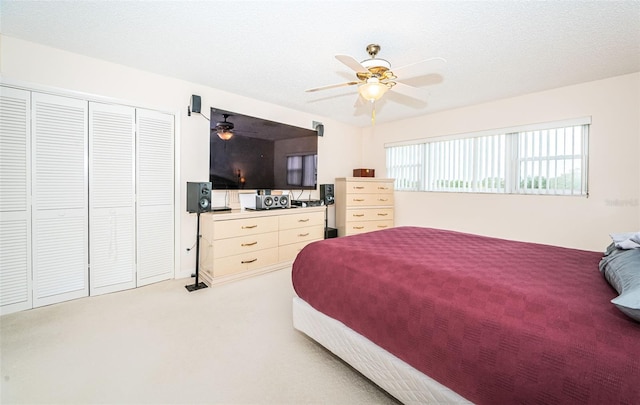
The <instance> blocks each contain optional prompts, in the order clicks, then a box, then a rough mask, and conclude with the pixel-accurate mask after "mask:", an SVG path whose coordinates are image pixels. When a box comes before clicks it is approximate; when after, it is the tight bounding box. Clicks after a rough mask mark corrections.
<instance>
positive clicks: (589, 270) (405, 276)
mask: <svg viewBox="0 0 640 405" xmlns="http://www.w3.org/2000/svg"><path fill="white" fill-rule="evenodd" d="M601 257H602V253H599V252H589V251H582V250H576V249H568V248H561V247H555V246H548V245H541V244H532V243H523V242H515V241H508V240H503V239H496V238H489V237H483V236H477V235H470V234H465V233H459V232H452V231H445V230H438V229H429V228H417V227H399V228H392V229H388V230H382V231H377V232H371V233H368V234H360V235H354V236H348V237H342V238H336V239H327V240H324V241H319V242H315V243H312V244H310V245H307V247H305V248H304V249H303V250H302V251H301V252H300V253H299V254H298V257H297V258H296V260H295V262H294V264H293V274H292V277H293V285H294V288H295V290H296V293H297V294H298V296H299V297H300V298H302V299H304V300H305V301H306V302H307V303H309V304H310V305H311V306H313V307H314V308H316V309H317V310H319V311H321V312H323V313H325V314H327V315H329V316H330V317H332V318H335V319H337V320H339V321H341V322H343V323H344V324H346V325H347V326H349V327H350V328H351V329H353V330H355V331H356V332H358V333H360V334H361V335H363V336H365V337H367V338H368V339H369V340H371V341H373V342H374V343H376V344H377V345H378V346H381V347H383V348H384V349H386V350H387V351H389V352H391V353H393V354H395V355H396V356H397V357H399V358H401V359H403V360H404V361H405V362H407V363H409V364H411V365H412V366H413V367H415V368H416V369H418V370H420V371H422V372H423V373H425V374H427V375H428V376H430V377H431V378H433V379H435V380H436V381H438V382H440V383H442V384H444V385H446V386H447V387H449V388H451V389H453V390H454V391H456V392H458V393H459V394H460V395H462V396H463V397H465V398H467V399H469V400H470V401H472V402H475V403H478V404H517V403H522V404H529V403H530V404H541V403H544V404H598V405H602V404H617V403H620V404H640V324H638V323H636V322H634V321H632V320H631V319H629V318H627V317H625V316H624V315H623V314H622V313H621V312H620V311H619V310H618V309H616V308H615V307H614V306H613V304H611V303H610V302H609V301H610V300H611V299H612V298H614V297H615V296H616V295H617V293H616V292H615V291H614V290H613V289H612V288H611V287H610V286H609V285H608V284H607V282H606V281H605V280H604V278H603V277H602V275H601V274H600V272H599V271H598V262H599V261H600V259H601Z"/></svg>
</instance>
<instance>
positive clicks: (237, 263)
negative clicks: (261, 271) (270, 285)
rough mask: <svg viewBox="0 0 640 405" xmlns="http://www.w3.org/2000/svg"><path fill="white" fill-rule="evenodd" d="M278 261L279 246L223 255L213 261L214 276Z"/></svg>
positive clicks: (251, 268)
mask: <svg viewBox="0 0 640 405" xmlns="http://www.w3.org/2000/svg"><path fill="white" fill-rule="evenodd" d="M276 263H278V248H277V247H275V248H271V249H262V250H258V251H255V252H250V253H243V254H239V255H234V256H227V257H222V258H219V259H214V261H213V277H220V276H226V275H229V274H234V273H240V272H243V271H248V270H254V269H258V268H260V267H265V266H270V265H272V264H276Z"/></svg>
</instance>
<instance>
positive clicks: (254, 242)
mask: <svg viewBox="0 0 640 405" xmlns="http://www.w3.org/2000/svg"><path fill="white" fill-rule="evenodd" d="M277 246H278V232H267V233H258V234H255V235H246V236H238V237H237V238H227V239H219V240H216V241H214V242H213V257H214V258H215V259H218V258H220V257H225V256H234V255H238V254H242V253H249V252H255V251H256V250H261V249H268V248H274V247H277Z"/></svg>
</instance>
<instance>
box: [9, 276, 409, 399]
mask: <svg viewBox="0 0 640 405" xmlns="http://www.w3.org/2000/svg"><path fill="white" fill-rule="evenodd" d="M187 284H193V279H183V280H170V281H166V282H161V283H157V284H153V285H149V286H146V287H142V288H137V289H134V290H128V291H123V292H118V293H113V294H107V295H102V296H96V297H89V298H83V299H78V300H74V301H69V302H64V303H60V304H55V305H51V306H47V307H42V308H37V309H33V310H29V311H23V312H20V313H15V314H9V315H5V316H3V317H1V318H0V323H1V332H0V356H1V363H0V379H1V380H0V384H1V385H0V389H1V393H0V400H1V403H2V404H14V403H28V404H35V403H46V404H162V403H167V404H168V403H171V404H397V403H398V402H397V401H396V400H395V399H393V398H392V397H390V396H389V395H388V394H386V393H385V392H384V391H382V390H380V389H379V388H378V387H376V386H375V385H373V384H372V383H371V382H370V381H369V380H367V379H366V378H365V377H363V376H362V375H360V374H359V373H358V372H356V371H355V370H353V369H352V368H350V367H349V366H348V365H346V364H345V363H343V362H342V361H341V360H339V359H338V358H336V357H335V356H333V355H332V354H331V353H330V352H328V351H327V350H325V349H324V348H322V347H321V346H319V345H318V344H316V343H315V342H314V341H312V340H311V339H309V338H307V337H306V336H305V335H303V334H301V333H300V332H298V331H296V330H295V329H293V327H292V320H291V299H292V297H293V296H294V291H293V288H292V286H291V269H290V268H288V269H284V270H278V271H275V272H272V273H268V274H264V275H260V276H256V277H252V278H249V279H245V280H240V281H236V282H232V283H228V284H224V285H220V286H215V287H213V288H207V289H203V290H199V291H195V292H188V291H187V290H186V289H185V288H184V286H185V285H187Z"/></svg>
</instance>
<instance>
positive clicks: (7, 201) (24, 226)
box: [0, 87, 32, 315]
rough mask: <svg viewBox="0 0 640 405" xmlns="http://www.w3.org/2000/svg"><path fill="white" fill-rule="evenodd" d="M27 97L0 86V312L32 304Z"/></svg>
mask: <svg viewBox="0 0 640 405" xmlns="http://www.w3.org/2000/svg"><path fill="white" fill-rule="evenodd" d="M30 97H31V95H30V93H29V92H28V91H23V90H17V89H12V88H8V87H0V315H3V314H7V313H11V312H16V311H21V310H24V309H29V308H31V307H32V299H31V234H30V228H31V209H30V201H29V198H30V196H29V189H30V155H29V154H30V138H31V128H30V122H31V118H30V114H31V99H30Z"/></svg>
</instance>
